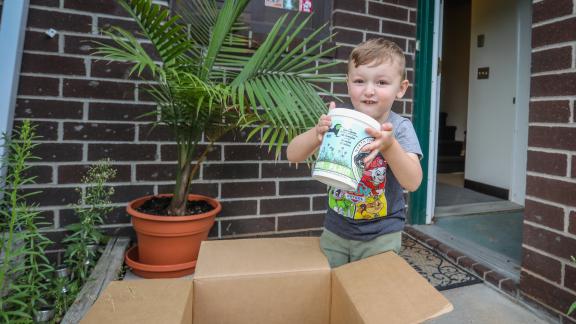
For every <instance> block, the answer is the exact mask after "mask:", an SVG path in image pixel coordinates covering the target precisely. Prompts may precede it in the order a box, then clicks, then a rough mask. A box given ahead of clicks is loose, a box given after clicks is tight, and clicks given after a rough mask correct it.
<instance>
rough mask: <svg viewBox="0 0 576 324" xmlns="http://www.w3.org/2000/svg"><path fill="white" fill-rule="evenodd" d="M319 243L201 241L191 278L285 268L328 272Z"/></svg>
mask: <svg viewBox="0 0 576 324" xmlns="http://www.w3.org/2000/svg"><path fill="white" fill-rule="evenodd" d="M319 245H320V243H319V239H318V238H317V237H287V238H269V239H268V238H265V239H262V238H259V239H242V240H233V241H232V240H224V241H205V242H202V246H201V248H200V255H199V256H198V265H197V267H196V273H195V275H194V280H201V279H204V278H217V277H222V276H242V275H259V274H266V275H269V274H273V273H284V272H287V271H289V272H295V271H310V270H314V271H315V270H327V271H329V270H330V265H329V264H328V260H327V259H326V257H325V256H324V254H323V253H322V251H321V250H320V248H319ZM239 255H241V256H242V257H241V258H239V257H238V256H239Z"/></svg>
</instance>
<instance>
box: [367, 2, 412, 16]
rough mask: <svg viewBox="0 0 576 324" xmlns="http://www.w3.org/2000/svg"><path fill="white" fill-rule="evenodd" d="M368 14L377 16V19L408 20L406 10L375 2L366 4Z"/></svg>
mask: <svg viewBox="0 0 576 324" xmlns="http://www.w3.org/2000/svg"><path fill="white" fill-rule="evenodd" d="M368 14H370V15H373V16H377V17H378V18H391V19H396V20H408V9H406V8H400V7H395V6H390V5H387V4H383V3H377V2H369V3H368Z"/></svg>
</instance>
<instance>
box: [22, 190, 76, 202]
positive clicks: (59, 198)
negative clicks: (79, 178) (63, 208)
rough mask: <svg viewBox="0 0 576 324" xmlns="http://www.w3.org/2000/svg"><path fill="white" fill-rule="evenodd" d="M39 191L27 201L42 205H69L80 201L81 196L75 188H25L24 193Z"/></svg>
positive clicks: (27, 198)
mask: <svg viewBox="0 0 576 324" xmlns="http://www.w3.org/2000/svg"><path fill="white" fill-rule="evenodd" d="M32 192H38V193H37V194H34V195H31V196H29V197H26V202H28V203H30V204H38V205H40V206H42V207H48V206H60V205H69V204H72V203H75V202H77V201H78V198H79V197H80V196H79V194H78V192H76V189H75V188H64V187H58V188H42V189H40V190H38V189H36V188H34V189H23V190H22V194H29V193H32Z"/></svg>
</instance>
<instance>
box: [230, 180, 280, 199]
mask: <svg viewBox="0 0 576 324" xmlns="http://www.w3.org/2000/svg"><path fill="white" fill-rule="evenodd" d="M221 186H222V194H221V196H222V198H246V197H260V196H275V195H276V183H275V182H272V181H265V182H263V181H250V182H233V183H222V185H221Z"/></svg>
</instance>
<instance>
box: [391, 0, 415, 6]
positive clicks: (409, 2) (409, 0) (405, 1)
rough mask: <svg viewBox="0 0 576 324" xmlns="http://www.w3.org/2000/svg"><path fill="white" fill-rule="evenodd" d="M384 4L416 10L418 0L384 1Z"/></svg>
mask: <svg viewBox="0 0 576 324" xmlns="http://www.w3.org/2000/svg"><path fill="white" fill-rule="evenodd" d="M382 2H387V3H392V4H397V5H401V6H405V7H412V8H416V6H417V4H418V0H383V1H382Z"/></svg>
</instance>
